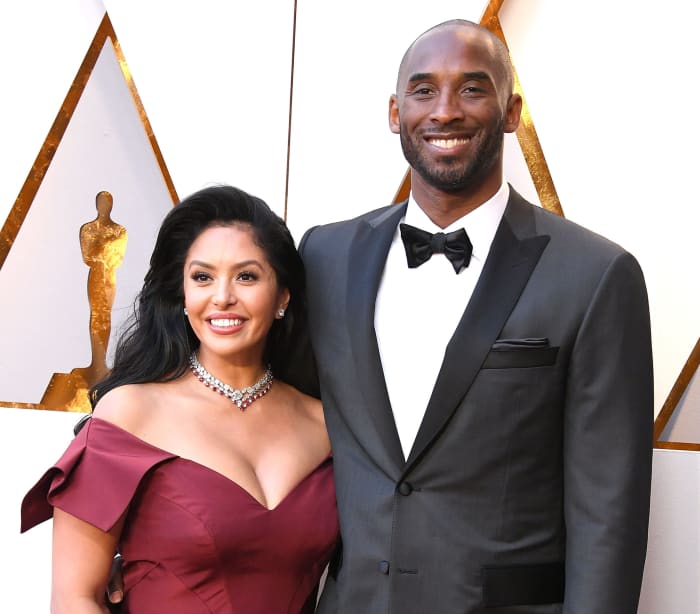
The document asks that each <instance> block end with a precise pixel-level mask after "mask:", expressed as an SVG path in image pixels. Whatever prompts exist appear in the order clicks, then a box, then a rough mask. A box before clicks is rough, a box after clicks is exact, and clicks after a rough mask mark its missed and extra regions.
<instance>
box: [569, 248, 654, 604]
mask: <svg viewBox="0 0 700 614" xmlns="http://www.w3.org/2000/svg"><path fill="white" fill-rule="evenodd" d="M652 447H653V373H652V356H651V336H650V326H649V307H648V302H647V293H646V288H645V285H644V279H643V275H642V272H641V270H640V268H639V266H638V264H637V262H636V260H635V259H634V258H633V257H632V256H631V255H629V254H627V253H623V254H621V255H619V256H617V257H616V258H614V259H613V260H612V262H611V263H610V265H609V267H608V268H607V270H606V271H605V273H604V274H603V276H602V277H601V280H600V283H599V285H598V288H597V290H596V292H595V293H594V295H593V298H592V300H591V303H590V304H589V306H588V309H587V311H586V314H585V316H584V319H583V321H582V324H581V327H580V329H579V331H578V335H577V338H576V341H575V344H574V348H573V353H572V357H571V363H570V371H569V376H568V383H567V390H566V405H565V415H564V448H563V454H564V519H565V524H566V534H567V538H566V589H565V600H564V612H565V614H635V613H636V612H637V604H638V600H639V593H640V587H641V582H642V572H643V569H644V559H645V556H646V544H647V527H648V519H649V497H650V486H651V457H652Z"/></svg>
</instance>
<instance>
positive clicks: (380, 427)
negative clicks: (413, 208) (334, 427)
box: [345, 204, 406, 476]
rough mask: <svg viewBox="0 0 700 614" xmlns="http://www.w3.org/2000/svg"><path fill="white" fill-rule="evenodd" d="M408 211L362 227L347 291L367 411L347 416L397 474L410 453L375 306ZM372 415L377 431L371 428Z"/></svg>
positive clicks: (396, 209) (350, 333) (387, 212)
mask: <svg viewBox="0 0 700 614" xmlns="http://www.w3.org/2000/svg"><path fill="white" fill-rule="evenodd" d="M405 211H406V206H405V204H404V205H403V206H400V205H399V206H395V207H391V208H389V209H387V210H385V211H384V212H383V213H382V214H380V215H379V216H378V217H377V218H376V219H374V220H370V221H368V222H366V223H363V224H362V225H361V226H360V227H359V228H358V230H357V233H356V236H355V238H354V239H353V243H352V245H351V247H350V263H349V267H348V276H347V279H348V286H347V290H346V292H347V294H346V296H347V300H348V305H347V314H348V317H347V325H348V329H349V330H348V336H349V339H350V342H351V344H352V354H353V359H354V363H355V369H356V373H357V381H358V385H359V386H360V388H361V390H362V394H363V395H364V397H365V400H366V404H365V407H366V411H357V410H354V411H353V412H352V414H349V415H346V416H345V419H346V420H347V421H348V424H349V425H351V427H352V428H353V430H354V431H355V432H356V433H357V435H358V439H359V440H360V441H362V442H363V443H365V446H366V448H367V450H368V451H369V452H370V453H371V454H372V456H373V457H374V458H375V460H376V461H377V462H378V463H379V464H380V466H383V467H386V468H387V469H388V468H389V467H390V468H391V472H390V473H391V475H394V476H395V475H398V473H399V471H400V469H401V467H402V465H403V462H404V457H403V452H402V450H401V442H400V440H399V435H398V432H397V430H396V423H395V422H394V416H393V413H392V410H391V404H390V402H389V394H388V392H387V389H386V382H385V381H384V371H383V369H382V363H381V358H380V356H379V346H378V345H377V336H376V333H375V330H374V307H375V301H376V298H377V290H378V288H379V282H380V281H381V277H382V273H383V272H384V264H385V262H386V258H387V254H388V252H389V247H390V246H391V241H392V238H393V236H394V232H395V230H396V227H397V226H398V223H399V220H400V219H401V218H402V217H403V215H404V213H405ZM367 414H369V417H370V418H371V421H372V425H373V428H374V431H375V433H374V435H375V436H372V435H373V434H372V433H370V432H368V431H367V427H366V419H365V416H366V415H367Z"/></svg>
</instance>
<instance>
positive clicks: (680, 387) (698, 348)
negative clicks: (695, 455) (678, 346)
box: [654, 338, 700, 452]
mask: <svg viewBox="0 0 700 614" xmlns="http://www.w3.org/2000/svg"><path fill="white" fill-rule="evenodd" d="M698 367H700V338H698V340H697V342H696V343H695V347H694V348H693V350H692V351H691V352H690V356H688V360H687V361H686V363H685V366H684V367H683V369H682V370H681V372H680V375H679V376H678V379H676V383H675V384H673V387H672V388H671V392H669V393H668V397H667V398H666V402H665V403H664V405H663V407H662V408H661V411H660V412H659V415H658V416H657V417H656V420H654V447H655V448H657V449H661V450H692V451H694V452H700V443H689V442H679V441H659V437H661V435H662V434H663V432H664V429H665V428H666V425H667V424H668V421H669V420H670V419H671V416H672V415H673V412H674V411H676V407H677V406H678V403H679V402H680V400H681V398H682V397H683V395H684V394H685V391H686V389H687V388H688V386H689V384H690V380H691V379H693V376H694V375H695V373H696V372H697V370H698Z"/></svg>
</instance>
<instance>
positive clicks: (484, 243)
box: [403, 182, 510, 262]
mask: <svg viewBox="0 0 700 614" xmlns="http://www.w3.org/2000/svg"><path fill="white" fill-rule="evenodd" d="M509 196H510V188H509V187H508V184H507V183H506V182H503V183H502V184H501V187H500V188H499V189H498V192H496V193H495V194H494V195H493V196H492V197H491V198H489V199H488V200H487V201H486V202H485V203H483V204H481V205H479V206H478V207H477V208H476V209H473V210H472V211H470V212H469V213H467V214H466V215H464V216H462V217H461V218H459V219H457V220H455V221H454V222H452V224H450V225H449V226H448V227H447V228H440V227H439V226H437V225H436V224H435V223H434V222H433V221H432V220H431V219H430V218H429V217H428V216H427V215H426V214H425V212H424V211H423V209H421V208H420V206H419V205H418V203H417V202H416V201H415V199H414V198H413V193H411V195H410V196H409V198H408V206H407V208H406V215H405V217H404V220H403V221H404V222H405V223H406V224H410V225H411V226H415V227H416V228H420V229H421V230H425V231H427V232H430V233H433V234H434V233H436V232H444V233H445V234H447V233H448V232H452V231H454V230H459V229H460V228H464V230H466V231H467V235H469V240H470V241H471V243H472V257H473V258H477V259H478V260H481V261H482V262H483V261H484V260H486V256H488V253H489V250H490V249H491V243H492V242H493V238H494V236H496V230H497V229H498V225H499V224H500V222H501V218H502V217H503V212H504V211H505V210H506V205H507V204H508V197H509Z"/></svg>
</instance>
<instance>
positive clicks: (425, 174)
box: [400, 118, 504, 192]
mask: <svg viewBox="0 0 700 614" xmlns="http://www.w3.org/2000/svg"><path fill="white" fill-rule="evenodd" d="M503 126H504V120H503V118H499V119H498V121H497V122H496V124H495V125H494V126H493V127H492V128H491V129H490V130H482V131H480V132H479V133H478V134H475V135H474V136H473V137H472V139H471V141H470V143H469V145H470V147H471V151H470V152H469V153H468V154H467V156H466V157H462V156H442V157H441V158H440V160H439V161H435V160H433V159H431V157H430V156H428V155H427V154H426V153H425V151H424V149H423V148H424V145H425V141H423V139H422V138H421V136H420V135H419V136H415V137H414V138H413V139H411V138H410V136H409V135H408V134H407V133H406V130H405V129H404V126H403V124H402V125H401V129H400V137H401V148H402V149H403V155H404V157H405V158H406V161H407V162H408V164H409V165H410V166H411V168H412V169H413V170H414V171H416V172H417V173H418V174H419V175H420V176H421V177H422V178H423V181H425V182H426V183H427V184H428V185H430V186H432V187H433V188H435V189H437V190H441V191H443V192H460V191H462V190H464V189H467V188H469V187H470V186H474V185H476V184H478V183H479V182H480V181H481V180H482V179H483V178H484V177H486V176H487V175H488V173H489V172H490V171H491V169H492V168H493V166H494V164H496V163H497V162H498V160H499V159H500V155H501V149H502V146H503ZM437 132H438V131H436V133H437ZM423 134H430V132H425V133H423Z"/></svg>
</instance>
